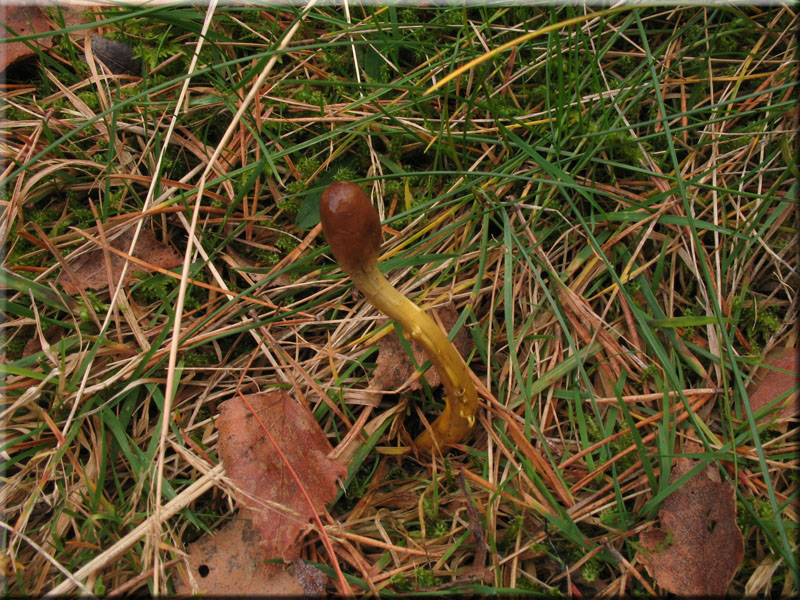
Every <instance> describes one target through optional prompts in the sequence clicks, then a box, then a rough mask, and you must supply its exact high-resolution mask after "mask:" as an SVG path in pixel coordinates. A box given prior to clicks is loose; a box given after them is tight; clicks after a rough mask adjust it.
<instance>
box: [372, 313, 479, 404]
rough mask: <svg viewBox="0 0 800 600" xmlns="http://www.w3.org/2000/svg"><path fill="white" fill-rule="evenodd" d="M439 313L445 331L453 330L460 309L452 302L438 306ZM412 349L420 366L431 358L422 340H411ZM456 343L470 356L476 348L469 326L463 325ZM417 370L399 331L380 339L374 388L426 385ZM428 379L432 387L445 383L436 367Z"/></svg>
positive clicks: (461, 352) (460, 350)
mask: <svg viewBox="0 0 800 600" xmlns="http://www.w3.org/2000/svg"><path fill="white" fill-rule="evenodd" d="M436 314H437V315H438V316H439V319H440V320H441V323H442V325H444V331H445V332H449V331H450V330H451V329H452V328H453V325H455V323H456V321H457V320H458V311H456V309H455V308H453V306H452V305H451V304H448V305H446V306H443V307H441V308H439V309H437V311H436ZM409 342H410V345H411V351H412V352H413V354H414V361H416V363H417V364H418V365H422V364H424V363H425V361H427V360H428V354H427V353H426V352H425V350H423V349H422V346H420V345H419V343H417V342H414V341H411V340H409ZM453 345H454V346H455V347H456V350H458V353H459V354H461V356H464V357H465V356H467V355H468V354H469V352H470V350H471V349H472V343H471V338H470V336H469V334H468V333H467V331H466V329H464V328H462V329H461V330H460V331H459V332H458V333H457V334H456V337H455V339H454V340H453ZM415 372H416V368H415V367H414V365H413V363H412V362H411V358H410V357H409V356H408V354H407V353H406V350H405V348H404V347H403V344H402V343H401V342H400V338H399V337H397V333H396V332H392V333H390V334H388V335H386V336H384V337H383V338H382V339H381V340H380V341H379V342H378V360H377V362H376V365H375V371H374V372H373V374H372V379H371V380H370V387H371V388H375V389H379V390H394V389H397V388H399V387H401V386H402V385H404V384H406V383H407V382H409V380H411V382H410V383H409V386H408V387H409V389H410V390H419V389H422V384H421V383H420V382H419V379H413V380H412V377H413V375H414V373H415ZM425 381H427V382H428V385H430V386H431V387H432V388H435V387H437V386H438V385H441V383H442V380H441V378H440V377H439V373H437V372H436V368H435V367H432V368H430V369H428V370H427V371H425Z"/></svg>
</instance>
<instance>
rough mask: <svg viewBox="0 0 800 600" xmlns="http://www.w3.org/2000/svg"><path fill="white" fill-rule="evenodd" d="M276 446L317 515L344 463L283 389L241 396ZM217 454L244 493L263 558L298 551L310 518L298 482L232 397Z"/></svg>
mask: <svg viewBox="0 0 800 600" xmlns="http://www.w3.org/2000/svg"><path fill="white" fill-rule="evenodd" d="M245 398H246V399H247V401H248V402H249V403H250V405H251V406H252V407H253V411H255V413H256V414H257V415H258V416H259V418H260V419H261V421H262V422H263V423H264V425H265V426H266V428H267V430H268V431H269V432H270V434H271V435H272V437H273V438H274V440H275V442H276V443H277V444H278V445H279V446H280V448H281V450H282V451H283V453H284V455H285V456H286V458H287V460H288V462H289V464H291V466H292V468H293V469H294V470H295V472H296V473H297V475H298V477H299V478H300V481H301V482H302V484H303V487H304V488H305V490H306V492H307V493H308V495H309V497H310V499H311V502H312V504H313V506H314V510H316V511H317V512H318V513H319V512H322V511H323V510H324V509H325V504H326V503H327V502H330V501H331V500H333V499H334V498H335V496H336V489H337V488H336V480H337V479H338V478H339V477H343V476H344V475H345V474H346V473H347V468H346V467H345V465H343V464H341V463H339V462H337V461H335V460H332V459H330V458H328V454H329V453H330V452H331V450H332V448H331V445H330V444H329V443H328V439H327V438H326V437H325V434H323V433H322V430H321V429H320V428H319V424H318V423H317V422H316V420H315V419H314V416H313V415H312V414H311V413H310V412H309V411H308V409H307V408H305V407H304V406H302V405H301V404H300V403H299V402H297V401H296V400H294V399H293V398H292V397H290V396H289V395H288V394H286V393H285V392H282V391H281V392H272V393H261V394H252V395H249V396H245ZM217 428H218V429H219V455H220V458H221V459H222V462H223V464H224V465H225V470H226V471H227V473H228V476H229V477H230V478H231V479H232V480H233V481H234V482H235V483H236V485H237V486H239V488H240V489H241V491H242V492H243V494H242V496H241V497H239V498H237V500H238V501H239V503H240V504H242V505H243V506H244V507H246V509H247V510H246V512H245V513H244V514H245V516H247V517H249V518H252V519H253V523H254V525H255V528H256V529H257V530H258V532H259V534H260V540H259V543H260V546H261V548H262V549H263V554H264V555H265V556H266V557H267V558H283V559H284V560H287V561H288V560H292V559H294V558H296V557H297V556H298V554H299V545H298V543H297V542H298V536H299V535H300V533H301V532H302V531H303V529H305V527H306V526H307V525H308V522H309V520H310V519H311V518H312V517H313V516H314V515H313V513H312V511H311V507H309V505H308V502H307V501H306V499H305V496H304V495H303V493H302V491H301V490H300V488H299V487H298V486H297V483H296V482H295V480H294V479H293V478H292V476H291V474H290V472H289V470H288V468H287V467H286V465H285V464H284V462H283V460H282V459H281V457H280V456H279V455H278V452H277V451H276V449H275V447H274V446H273V445H272V442H271V441H270V440H269V438H268V437H267V435H266V433H265V432H264V430H263V429H262V426H261V424H260V423H259V422H258V420H257V419H256V418H255V416H254V415H253V412H251V410H250V408H249V407H248V406H247V405H246V404H245V402H244V401H243V400H242V399H241V398H240V397H239V396H234V397H233V398H231V399H230V400H228V401H226V402H225V403H224V404H223V405H222V410H221V414H220V417H219V419H217Z"/></svg>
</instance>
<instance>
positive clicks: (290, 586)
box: [173, 519, 306, 597]
mask: <svg viewBox="0 0 800 600" xmlns="http://www.w3.org/2000/svg"><path fill="white" fill-rule="evenodd" d="M258 538H259V533H258V531H256V530H255V529H254V528H253V523H252V522H251V521H249V520H246V519H234V520H233V521H230V522H228V523H226V524H225V525H224V526H223V527H222V528H221V529H220V530H219V531H217V533H216V534H215V535H212V536H209V535H206V536H204V537H202V538H200V539H199V540H197V541H196V542H194V543H193V544H191V545H190V546H189V547H188V548H187V550H188V553H189V556H188V557H187V559H186V563H185V564H187V563H188V569H189V573H190V574H191V577H188V576H187V574H186V573H185V572H183V573H181V569H178V570H177V573H176V574H175V575H174V576H173V581H174V585H175V593H176V594H179V595H182V596H183V595H189V594H195V593H197V594H203V595H206V596H209V595H214V596H236V597H238V596H282V597H289V596H300V595H304V594H305V593H306V592H305V589H304V588H303V586H302V585H301V584H300V582H299V581H298V578H297V577H295V576H293V575H292V574H291V573H290V572H288V571H287V569H285V568H284V567H283V566H280V565H275V564H270V563H265V562H264V557H263V556H262V554H261V553H260V552H253V549H254V548H257V547H258ZM192 580H194V585H196V586H197V589H193V585H192ZM187 584H188V585H187Z"/></svg>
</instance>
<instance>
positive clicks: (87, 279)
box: [58, 229, 181, 294]
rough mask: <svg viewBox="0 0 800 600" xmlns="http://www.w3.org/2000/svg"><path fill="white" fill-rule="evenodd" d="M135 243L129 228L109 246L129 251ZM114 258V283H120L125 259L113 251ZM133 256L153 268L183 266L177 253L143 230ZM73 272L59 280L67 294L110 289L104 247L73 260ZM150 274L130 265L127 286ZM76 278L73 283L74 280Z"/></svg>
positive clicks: (146, 230)
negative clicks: (86, 290)
mask: <svg viewBox="0 0 800 600" xmlns="http://www.w3.org/2000/svg"><path fill="white" fill-rule="evenodd" d="M132 240H133V229H129V230H127V231H125V232H123V233H122V234H121V235H119V236H118V237H117V238H115V239H113V240H111V242H110V243H109V245H111V246H112V247H114V248H116V249H117V250H121V251H122V252H127V251H128V249H129V248H130V247H131V241H132ZM109 254H110V258H111V280H112V281H115V282H116V281H117V280H118V279H119V276H120V275H121V274H122V267H123V265H124V264H125V259H124V258H122V257H121V256H119V255H118V254H115V253H114V252H110V251H109ZM133 256H135V257H136V258H139V259H141V260H143V261H145V262H147V263H149V264H151V265H154V266H156V267H161V268H162V269H172V268H173V267H177V266H178V265H180V264H181V257H180V256H179V255H178V253H177V252H175V250H173V249H172V248H170V247H169V246H166V245H164V244H162V243H161V242H159V241H158V240H157V239H156V234H155V233H153V232H152V231H150V230H149V229H143V230H142V231H141V233H140V234H139V239H138V240H137V241H136V247H135V248H134V250H133ZM70 263H71V264H70V266H71V273H69V272H66V271H63V272H62V273H61V275H59V277H58V281H59V282H60V283H61V285H62V286H63V287H64V291H65V292H66V293H67V294H77V293H79V290H80V289H89V290H101V289H105V288H107V287H108V279H109V278H108V275H107V274H106V259H105V256H104V253H103V249H102V248H98V249H97V250H90V251H89V252H87V253H86V254H83V255H81V256H80V257H78V258H77V259H76V260H74V261H70ZM144 272H147V268H146V267H143V266H142V265H139V264H136V263H133V262H132V263H131V264H130V265H129V266H128V271H127V273H126V274H125V282H124V283H125V284H128V283H130V282H131V281H134V280H135V278H136V277H135V273H144ZM73 276H74V280H73Z"/></svg>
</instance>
